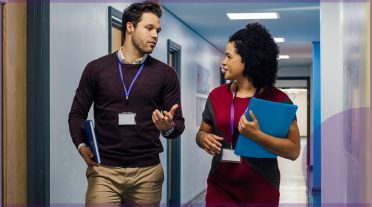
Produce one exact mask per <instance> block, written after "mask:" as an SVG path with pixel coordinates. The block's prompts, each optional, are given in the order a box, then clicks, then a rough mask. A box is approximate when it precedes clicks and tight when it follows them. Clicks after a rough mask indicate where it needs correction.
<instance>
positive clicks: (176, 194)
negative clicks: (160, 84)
mask: <svg viewBox="0 0 372 207" xmlns="http://www.w3.org/2000/svg"><path fill="white" fill-rule="evenodd" d="M167 59H168V60H167V62H168V65H170V66H171V67H173V68H174V69H175V70H176V73H177V75H178V78H179V80H180V83H181V46H180V45H178V44H177V43H175V42H173V41H172V40H169V39H168V41H167ZM167 175H168V176H167V185H168V186H167V205H168V206H180V205H181V188H180V186H181V185H180V184H181V139H180V137H177V138H176V139H172V140H167Z"/></svg>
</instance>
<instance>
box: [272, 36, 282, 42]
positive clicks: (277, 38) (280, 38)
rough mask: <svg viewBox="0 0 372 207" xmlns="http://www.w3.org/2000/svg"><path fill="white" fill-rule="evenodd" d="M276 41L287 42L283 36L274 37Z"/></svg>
mask: <svg viewBox="0 0 372 207" xmlns="http://www.w3.org/2000/svg"><path fill="white" fill-rule="evenodd" d="M274 41H275V42H285V39H284V38H283V37H274Z"/></svg>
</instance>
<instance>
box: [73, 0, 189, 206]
mask: <svg viewBox="0 0 372 207" xmlns="http://www.w3.org/2000/svg"><path fill="white" fill-rule="evenodd" d="M161 15H162V11H161V7H160V5H159V4H158V3H154V2H149V1H145V2H143V3H134V4H131V5H130V6H129V7H128V8H126V9H125V10H124V14H123V18H122V24H123V25H122V26H123V30H122V33H123V38H124V45H123V46H122V47H121V48H120V49H119V51H118V52H116V53H113V54H109V55H106V56H104V57H101V58H99V59H97V60H93V61H92V62H90V63H89V64H88V65H87V66H86V68H85V70H84V72H83V74H82V77H81V80H80V83H79V86H78V88H77V90H76V94H75V97H74V100H73V103H72V107H71V111H70V114H69V127H70V134H71V137H72V140H73V142H74V144H75V145H76V147H77V148H78V151H79V153H80V154H81V156H82V157H83V159H84V160H85V162H86V163H87V165H88V169H87V179H88V190H87V193H86V203H87V204H105V205H107V204H113V205H120V204H121V203H125V204H129V205H131V204H133V205H138V204H139V205H143V204H145V205H149V204H150V205H159V203H160V200H161V191H162V183H163V180H164V175H163V168H162V166H161V164H160V159H159V153H160V152H162V151H163V147H162V145H161V142H160V139H159V134H160V133H161V134H162V135H163V136H164V137H165V138H168V139H172V138H176V137H178V136H180V135H181V133H182V132H183V130H184V128H185V126H184V118H183V117H182V111H181V107H180V84H179V80H178V77H177V74H176V73H175V71H174V69H172V68H171V67H169V66H168V65H166V64H164V63H162V62H160V61H159V60H157V59H155V58H153V57H151V56H150V55H149V54H151V53H152V51H153V50H154V48H155V46H156V43H157V41H158V33H159V32H160V30H161V27H160V17H161ZM93 102H94V120H95V132H96V136H97V140H98V148H99V153H100V156H101V162H102V163H101V165H99V166H97V165H96V163H95V162H94V161H93V153H92V151H91V149H90V148H89V147H88V146H87V139H86V136H85V134H84V130H83V122H84V120H85V119H86V118H87V115H88V112H89V109H90V107H91V105H92V103H93ZM161 110H164V112H161Z"/></svg>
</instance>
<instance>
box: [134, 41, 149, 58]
mask: <svg viewBox="0 0 372 207" xmlns="http://www.w3.org/2000/svg"><path fill="white" fill-rule="evenodd" d="M132 44H133V47H135V48H136V49H137V51H138V52H140V53H141V54H142V55H145V54H151V53H152V51H154V49H153V48H150V50H146V49H145V48H142V47H141V46H140V44H139V41H137V40H136V38H133V39H132Z"/></svg>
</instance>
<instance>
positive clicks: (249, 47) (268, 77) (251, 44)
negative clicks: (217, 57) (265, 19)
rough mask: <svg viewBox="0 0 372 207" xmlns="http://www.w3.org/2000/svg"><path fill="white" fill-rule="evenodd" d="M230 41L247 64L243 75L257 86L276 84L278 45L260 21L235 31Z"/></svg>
mask: <svg viewBox="0 0 372 207" xmlns="http://www.w3.org/2000/svg"><path fill="white" fill-rule="evenodd" d="M229 42H231V43H234V46H235V49H236V52H237V53H238V54H239V55H240V56H241V57H242V61H243V63H244V65H245V68H244V71H243V75H244V76H245V77H247V78H248V79H250V80H251V81H252V82H253V86H254V87H256V88H263V87H266V86H272V85H274V84H275V80H276V77H277V72H278V61H277V56H278V54H279V48H278V45H277V44H276V43H275V41H274V39H273V38H272V36H271V34H270V33H269V32H268V31H267V29H266V28H265V27H264V26H263V25H261V24H259V23H256V22H255V23H249V24H247V25H246V26H245V28H243V29H241V30H239V31H237V32H235V33H234V34H233V35H232V36H231V37H230V38H229Z"/></svg>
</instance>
